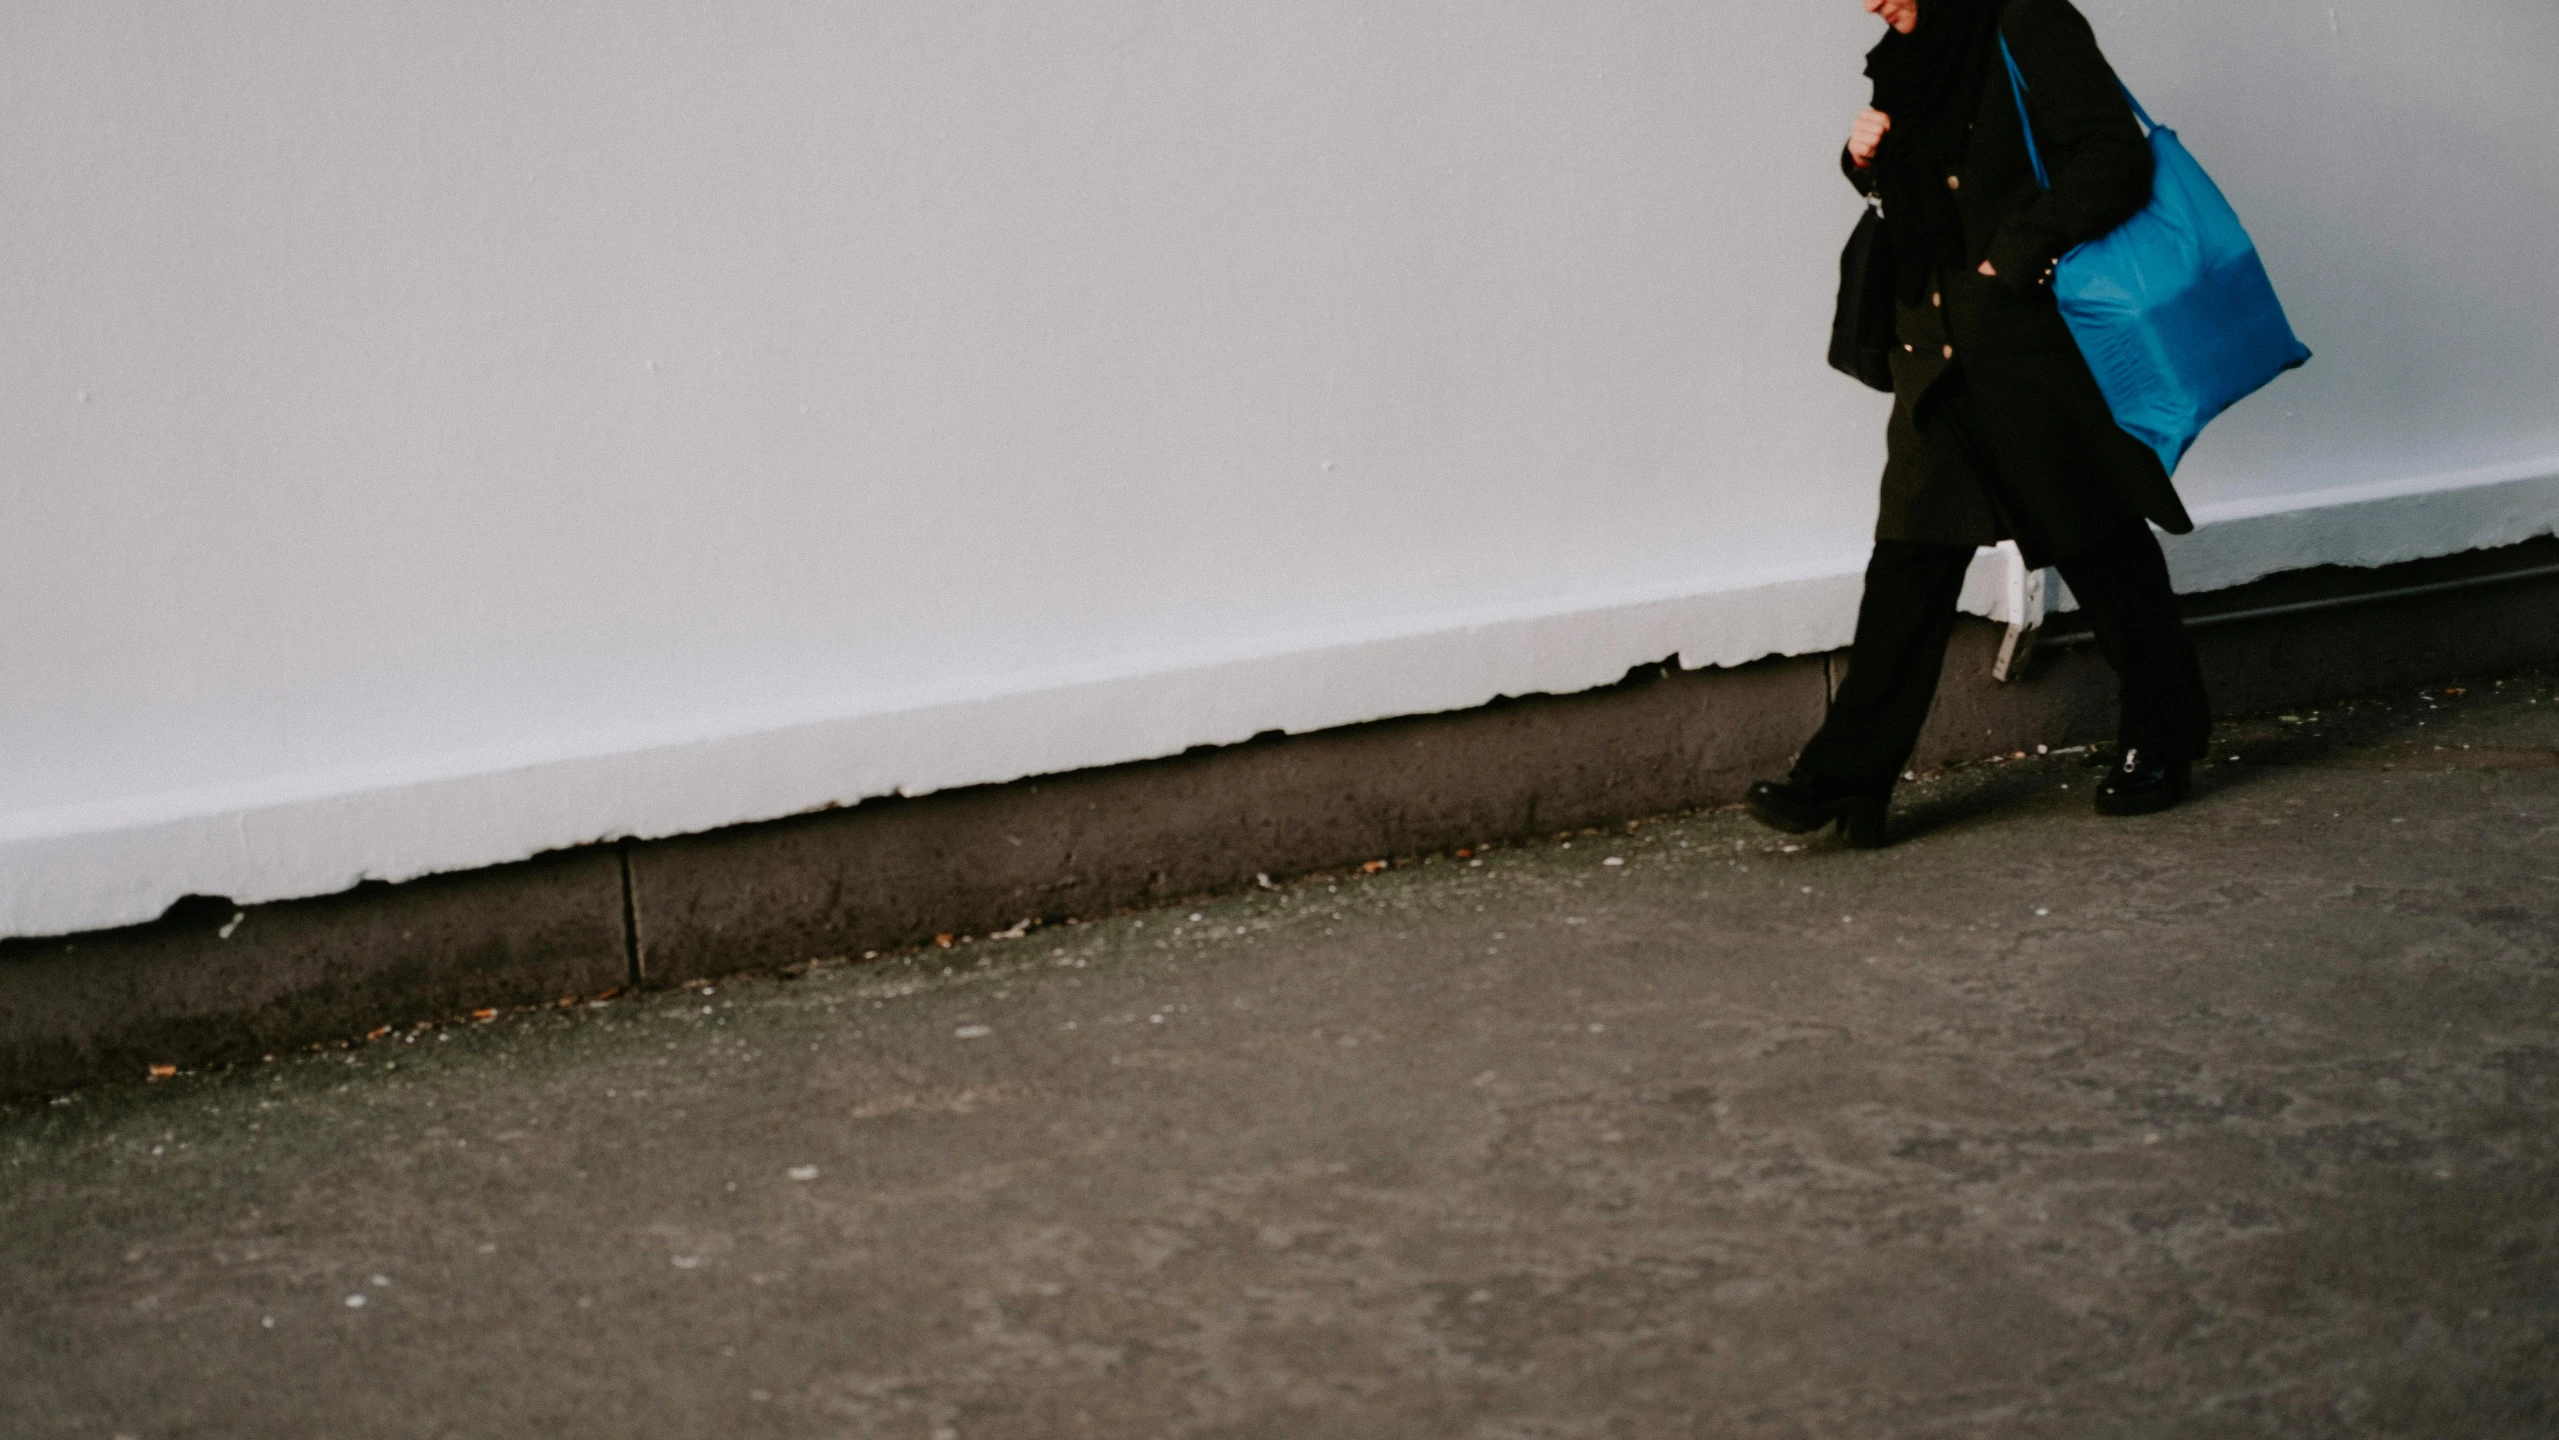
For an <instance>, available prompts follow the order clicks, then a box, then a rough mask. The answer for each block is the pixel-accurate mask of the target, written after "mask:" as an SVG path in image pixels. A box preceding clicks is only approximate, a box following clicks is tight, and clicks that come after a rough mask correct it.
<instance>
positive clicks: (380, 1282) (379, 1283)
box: [373, 1275, 391, 1290]
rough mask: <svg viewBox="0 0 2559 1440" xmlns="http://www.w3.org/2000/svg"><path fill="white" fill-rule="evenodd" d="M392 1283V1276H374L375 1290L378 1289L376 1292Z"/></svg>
mask: <svg viewBox="0 0 2559 1440" xmlns="http://www.w3.org/2000/svg"><path fill="white" fill-rule="evenodd" d="M390 1283H391V1277H390V1276H388V1275H376V1276H374V1277H373V1288H374V1289H376V1290H379V1289H381V1288H382V1287H383V1286H385V1285H388V1284H390Z"/></svg>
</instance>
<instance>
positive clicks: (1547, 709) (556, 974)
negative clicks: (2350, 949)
mask: <svg viewBox="0 0 2559 1440" xmlns="http://www.w3.org/2000/svg"><path fill="white" fill-rule="evenodd" d="M2554 562H2559V540H2546V541H2535V542H2532V543H2530V544H2527V545H2520V546H2510V547H2506V548H2505V549H2502V550H2497V551H2483V552H2475V553H2473V554H2471V555H2464V556H2455V557H2449V558H2448V559H2445V560H2437V561H2423V562H2417V563H2414V564H2410V565H2401V566H2392V567H2388V568H2386V569H2382V570H2362V571H2343V570H2327V571H2304V572H2299V573H2297V574H2292V575H2285V576H2277V577H2274V578H2272V579H2269V580H2266V581H2261V582H2259V583H2257V584H2254V585H2249V586H2243V587H2240V588H2238V589H2235V590H2230V591H2222V592H2217V593H2215V594H2213V595H2211V596H2207V597H2200V598H2199V600H2198V601H2197V602H2196V603H2195V604H2193V605H2192V606H2190V614H2191V616H2192V618H2193V619H2194V620H2195V622H2196V624H2197V627H2198V628H2197V630H2196V639H2197V643H2198V645H2199V647H2200V648H2201V650H2202V652H2203V657H2204V664H2205V669H2206V671H2207V674H2208V676H2209V678H2210V680H2211V682H2212V685H2213V691H2214V695H2215V698H2216V700H2217V702H2218V703H2219V705H2220V707H2221V709H2222V710H2223V711H2224V712H2225V713H2230V714H2244V713H2250V712H2255V711H2262V710H2268V709H2274V708H2278V707H2285V706H2299V705H2311V704H2317V703H2320V702H2323V701H2327V700H2331V699H2336V698H2340V697H2342V696H2346V695H2351V694H2355V693H2359V692H2364V691H2370V690H2375V689H2382V688H2387V687H2390V686H2394V685H2408V686H2416V685H2423V684H2430V683H2438V682H2441V681H2443V680H2447V679H2450V678H2453V677H2456V676H2464V675H2476V674H2481V673H2487V672H2494V671H2498V670H2505V669H2511V668H2515V667H2518V666H2523V665H2530V664H2536V663H2541V662H2545V661H2550V660H2553V659H2559V575H2553V574H2547V573H2544V574H2538V575H2532V576H2530V577H2529V578H2519V579H2512V580H2508V581H2505V582H2504V583H2496V584H2487V583H2478V582H2483V581H2491V580H2495V579H2497V578H2498V577H2500V576H2502V575H2511V574H2515V573H2517V572H2528V571H2533V570H2536V569H2539V570H2546V569H2548V567H2550V566H2551V565H2552V564H2553V563H2554ZM2425 587H2432V588H2425ZM2409 589H2422V590H2423V593H2419V594H2416V595H2413V596H2409V597H2406V598H2398V599H2389V598H2382V599H2375V600H2373V601H2372V602H2371V603H2359V604H2349V605H2344V606H2342V607H2337V608H2321V607H2331V606H2335V604H2336V602H2338V601H2353V600H2357V599H2359V598H2364V597H2370V596H2374V595H2376V594H2379V593H2382V592H2392V591H2400V590H2409ZM2274 607H2292V608H2288V609H2286V610H2285V613H2282V614H2279V615H2274V616H2261V617H2255V618H2246V617H2247V612H2251V611H2257V610H2264V609H2268V608H2274ZM2303 607H2308V608H2303ZM2215 616H2232V617H2241V618H2235V619H2233V620H2232V621H2231V623H2226V624H2215V623H2211V622H2212V620H2213V618H2214V617H2215ZM2066 618H2067V617H2065V619H2066ZM2000 636H2001V630H2000V628H1999V627H1997V626H1994V625H1991V624H1988V623H1986V622H1981V621H1970V620H1968V621H1966V622H1965V623H1964V624H1963V625H1962V626H1961V627H1960V628H1959V631H1958V634H1957V637H1956V641H1955V645H1954V648H1953V651H1952V653H1951V654H1950V655H1949V657H1948V665H1947V682H1946V685H1945V688H1944V692H1943V694H1942V695H1941V696H1940V699H1939V701H1938V705H1937V709H1936V711H1935V712H1934V713H1933V714H1932V715H1931V717H1930V720H1929V727H1928V730H1927V732H1926V734H1925V735H1924V736H1923V738H1922V741H1921V746H1920V755H1919V759H1918V762H1917V763H1918V764H1920V765H1922V766H1923V767H1933V766H1938V765H1944V764H1949V763H1956V762H1961V761H1966V760H1974V759H1981V758H1984V757H1987V756H1991V755H1996V754H2005V753H2008V752H2011V751H2015V750H2023V749H2031V748H2033V747H2034V746H2036V745H2038V744H2044V745H2054V746H2060V745H2069V744H2077V743H2082V742H2085V741H2089V740H2095V739H2102V738H2105V737H2106V736H2107V735H2108V734H2109V733H2110V731H2111V729H2112V725H2113V693H2114V682H2113V678H2112V676H2111V674H2110V673H2109V672H2108V671H2107V669H2106V667H2105V664H2104V662H2103V661H2102V660H2101V659H2100V658H2099V657H2098V656H2097V655H2096V653H2095V651H2094V647H2092V646H2088V645H2085V644H2073V643H2070V637H2068V636H2059V637H2057V638H2056V641H2055V642H2054V643H2053V644H2052V645H2050V646H2048V647H2047V651H2046V653H2045V654H2044V655H2043V656H2042V657H2040V658H2039V659H2038V661H2037V665H2036V668H2035V672H2034V675H2033V678H2032V679H2031V680H2030V681H2028V682H2027V683H2024V684H2020V685H2008V686H2003V685H1998V684H1995V683H1993V682H1992V681H1991V680H1990V679H1989V673H1990V662H1991V657H1992V656H1993V655H1994V654H1995V653H1996V650H1997V648H1998V644H1999V640H2000ZM1833 665H1834V662H1833V661H1832V660H1831V659H1828V658H1825V657H1808V658H1795V659H1779V660H1769V661H1763V662H1760V663H1758V664H1754V665H1747V666H1742V667H1739V668H1736V669H1730V670H1702V671H1680V670H1678V669H1677V668H1676V667H1675V666H1669V665H1663V666H1647V667H1643V668H1641V669H1639V670H1638V671H1636V672H1635V673H1633V674H1631V675H1629V676H1628V677H1627V678H1626V679H1625V680H1624V681H1622V682H1620V683H1619V684H1617V685H1614V686H1610V687H1607V688H1605V689H1601V690H1595V691H1589V692H1585V693H1583V694H1578V695H1565V696H1529V697H1524V698H1520V699H1515V700H1504V701H1500V702H1496V703H1494V704H1492V705H1488V706H1484V707H1481V708H1479V709H1474V710H1468V711H1463V712H1459V713H1455V714H1447V715H1430V716H1416V717H1409V718H1405V719H1397V720H1387V721H1379V722H1376V723H1373V724H1367V725H1357V726H1349V727H1345V728H1342V729H1338V730H1329V731H1322V732H1318V733H1314V734H1308V735H1299V736H1289V737H1285V738H1272V739H1267V740H1260V741H1255V742H1252V743H1248V744H1244V745H1235V746H1227V747H1222V748H1216V749H1207V750H1202V751H1198V752H1194V753H1191V754H1187V755H1182V756H1177V757H1173V758H1171V759H1165V760H1155V761H1146V762H1141V763H1137V764H1130V765H1118V766H1112V767H1109V768H1106V769H1099V770H1091V771H1081V772H1076V773H1073V774H1067V775H1059V776H1050V777H1043V778H1038V779H1031V780H1024V781H1019V782H1015V783H1013V784H1009V785H994V786H980V787H974V788H970V789H964V790H955V791H950V792H945V793H941V794H935V795H929V796H924V797H921V798H917V799H887V800H878V801H871V802H866V803H864V804H861V805H858V806H853V807H850V808H847V809H842V810H832V811H826V812H823V813H819V814H814V815H806V816H800V817H797V818H794V819H788V820H781V821H774V822H769V823H765V824H756V825H742V826H736V827H732V828H729V829H725V830H719V831H714V832H711V833H708V834H702V835H691V836H681V837H676V838H672V839H666V840H654V841H636V842H627V843H624V844H622V845H617V846H599V847H589V848H585V849H580V850H575V851H569V852H563V853H560V854H554V855H548V856H543V857H539V858H537V859H534V860H531V861H526V862H523V863H520V864H514V865H504V866H496V867H492V868H490V869H486V870H479V871H472V872H468V873H464V874H456V875H447V876H438V877H434V878H431V879H426V880H419V881H414V882H411V883H409V884H405V885H397V886H393V885H380V884H368V885H362V886H358V887H356V888H355V889H353V890H350V891H347V892H345V893H343V894H339V895H332V896H325V897H321V898H318V899H311V900H296V901H285V902H279V903H275V904H267V905H255V906H248V907H234V906H232V905H231V904H230V903H229V902H227V901H223V900H220V899H209V898H204V897H191V898H190V899H189V900H186V901H182V902H180V903H179V904H178V905H176V906H173V907H172V908H171V911H170V913H169V914H167V915H165V916H163V917H162V918H161V919H159V920H157V921H154V922H152V923H151V924H147V925H138V926H132V927H129V928H126V929H121V930H108V931H97V932H93V933H90V934H86V935H77V936H71V937H67V938H52V939H42V940H12V941H5V942H0V1096H8V1095H24V1094H34V1093H44V1092H48V1091H56V1090H61V1089H66V1088H69V1087H72V1086H77V1085H81V1084H87V1083H91V1082H94V1081H99V1080H105V1079H115V1078H139V1077H141V1076H142V1075H143V1074H145V1073H146V1071H147V1070H148V1068H149V1067H151V1066H154V1065H201V1064H210V1063H219V1062H224V1061H232V1060H243V1059H256V1058H258V1057H259V1056H261V1055H266V1054H273V1053H277V1052H279V1051H281V1050H284V1049H288V1048H292V1047H295V1046H300V1045H307V1044H312V1043H315V1042H320V1043H326V1042H329V1041H333V1040H337V1039H343V1038H347V1037H351V1036H355V1035H359V1034H363V1033H365V1032H367V1031H370V1030H372V1029H374V1028H377V1027H379V1026H382V1025H386V1024H401V1023H408V1022H413V1021H418V1020H422V1019H442V1018H448V1017H452V1016H457V1015H462V1014H466V1013H469V1012H471V1011H474V1010H480V1009H488V1008H505V1007H512V1006H520V1005H533V1004H544V1003H549V1002H552V1001H554V1000H557V999H560V998H564V997H569V996H582V995H593V994H595V993H598V992H600V991H605V990H610V989H615V988H620V987H625V986H638V985H649V986H663V985H672V984H679V983H682V982H684V981H688V980H694V979H704V978H710V977H713V976H718V975H723V974H732V973H737V972H742V971H757V970H766V971H769V970H777V969H781V968H783V967H786V966H789V965H793V964H797V963H800V962H803V961H808V960H814V959H821V958H834V957H851V956H860V955H862V954H864V953H866V952H871V951H879V950H888V949H894V948H898V947H902V946H908V945H916V944H924V943H930V942H931V941H932V940H933V938H934V937H935V936H936V935H940V934H972V933H978V934H982V933H987V932H990V931H995V930H1000V929H1003V928H1005V927H1007V926H1010V925H1012V924H1015V923H1017V922H1020V921H1023V920H1032V921H1053V920H1060V919H1064V918H1067V917H1070V916H1080V917H1089V916H1094V915H1100V914H1104V913H1108V912H1110V911H1114V910H1120V909H1126V908H1130V907H1133V906H1143V905H1149V904H1155V903H1160V902H1163V901H1167V900H1171V899H1174V898H1177V897H1180V896H1184V895H1192V894H1200V893H1205V892H1211V891H1217V890H1225V889H1234V888H1238V887H1242V886H1246V885H1250V884H1254V883H1256V881H1257V877H1265V876H1266V877H1269V878H1270V879H1272V880H1278V879H1281V878H1285V877H1289V876H1293V875H1302V874H1306V873H1309V872H1314V871H1320V870H1325V869H1334V868H1341V867H1345V866H1349V865H1353V864H1358V863H1361V862H1365V861H1369V860H1375V859H1385V858H1390V857H1401V856H1411V855H1418V854H1427V853H1431V852H1434V851H1439V850H1445V849H1449V848H1453V847H1457V846H1462V845H1470V844H1475V843H1479V842H1487V841H1497V840H1508V839H1516V838H1520V837H1524V836H1532V835H1540V834H1548V833H1552V832H1555V831H1558V830H1565V829H1573V828H1580V827H1584V826H1589V825H1596V824H1613V823H1617V822H1621V821H1624V820H1628V819H1633V818H1637V817H1641V816H1647V815H1660V814H1668V813H1672V812H1676V811H1682V810H1690V809H1697V808H1703V807H1711V806H1717V805H1725V804H1730V803H1733V802H1734V801H1736V800H1738V799H1739V798H1740V796H1741V794H1742V792H1743V790H1744V788H1745V787H1746V786H1747V785H1748V784H1749V782H1750V781H1751V780H1752V779H1754V778H1757V777H1760V776H1763V775H1770V774H1775V773H1778V772H1780V771H1782V770H1783V769H1784V768H1785V766H1786V764H1787V763H1788V761H1789V759H1790V758H1791V757H1792V754H1793V752H1794V749H1795V747H1796V746H1797V745H1799V744H1800V743H1802V740H1803V738H1804V736H1805V735H1807V734H1809V733H1810V731H1811V730H1812V728H1813V726H1814V725H1815V724H1816V723H1817V722H1818V721H1819V719H1820V716H1821V712H1822V707H1823V705H1824V703H1825V701H1826V698H1827V693H1828V686H1829V683H1830V679H1831V674H1832V670H1833Z"/></svg>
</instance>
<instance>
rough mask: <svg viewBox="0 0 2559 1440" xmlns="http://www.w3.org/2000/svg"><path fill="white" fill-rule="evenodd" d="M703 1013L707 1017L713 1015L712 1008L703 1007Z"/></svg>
mask: <svg viewBox="0 0 2559 1440" xmlns="http://www.w3.org/2000/svg"><path fill="white" fill-rule="evenodd" d="M702 1013H703V1014H705V1015H708V1014H710V1013H711V1007H710V1006H708V1005H705V1006H703V1007H702Z"/></svg>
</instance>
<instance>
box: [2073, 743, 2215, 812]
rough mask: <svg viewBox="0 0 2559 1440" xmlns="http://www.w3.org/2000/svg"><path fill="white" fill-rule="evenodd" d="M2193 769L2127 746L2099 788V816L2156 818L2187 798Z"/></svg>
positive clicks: (2187, 764)
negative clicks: (2158, 814)
mask: <svg viewBox="0 0 2559 1440" xmlns="http://www.w3.org/2000/svg"><path fill="white" fill-rule="evenodd" d="M2193 782H2194V767H2193V766H2192V765H2191V764H2189V763H2188V762H2186V761H2184V760H2155V759H2152V758H2151V753H2150V752H2145V751H2143V750H2142V749H2140V748H2139V747H2138V746H2128V747H2126V748H2125V750H2124V757H2123V759H2121V760H2119V761H2117V762H2116V763H2115V767H2114V768H2113V769H2112V770H2110V771H2108V772H2107V774H2106V778H2105V780H2103V781H2102V782H2100V783H2099V784H2098V786H2097V813H2098V814H2100V815H2155V814H2157V813H2159V812H2160V811H2162V810H2165V809H2167V808H2168V807H2169V806H2171V805H2174V804H2176V803H2177V802H2178V801H2180V800H2183V799H2185V798H2186V789H2187V787H2188V786H2189V785H2191V784H2192V783H2193Z"/></svg>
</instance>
